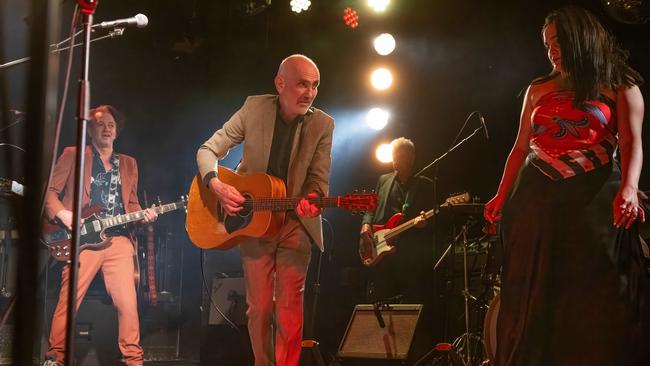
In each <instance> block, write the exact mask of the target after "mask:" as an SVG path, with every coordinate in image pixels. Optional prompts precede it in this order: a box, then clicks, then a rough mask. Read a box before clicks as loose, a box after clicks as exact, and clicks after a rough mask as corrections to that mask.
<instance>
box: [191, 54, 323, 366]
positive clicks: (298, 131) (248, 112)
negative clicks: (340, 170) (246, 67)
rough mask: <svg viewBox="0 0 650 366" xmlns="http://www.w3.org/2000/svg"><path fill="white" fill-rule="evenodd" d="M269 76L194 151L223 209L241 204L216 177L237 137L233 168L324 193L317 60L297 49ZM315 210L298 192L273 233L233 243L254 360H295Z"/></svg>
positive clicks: (231, 210) (291, 189) (290, 363)
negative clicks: (265, 85) (270, 86)
mask: <svg viewBox="0 0 650 366" xmlns="http://www.w3.org/2000/svg"><path fill="white" fill-rule="evenodd" d="M274 83H275V88H276V90H277V92H278V95H258V96H251V97H248V98H247V99H246V101H245V102H244V105H243V106H242V107H241V108H240V109H239V111H237V112H236V113H235V114H234V115H233V116H232V117H231V118H230V119H229V120H228V121H227V122H226V123H225V124H224V125H223V127H222V128H221V129H219V130H218V131H216V132H215V133H214V135H213V136H212V137H210V139H208V140H207V141H206V142H205V143H204V144H203V145H201V147H200V148H199V150H198V153H197V162H198V168H199V174H200V176H201V177H202V178H203V182H204V184H206V185H207V186H208V187H209V188H210V190H211V191H212V192H213V193H214V194H215V195H216V197H217V199H218V200H219V202H220V204H221V207H222V209H223V211H224V213H225V214H227V215H236V214H237V213H238V212H239V211H240V210H242V204H243V203H244V199H245V198H244V197H243V195H242V194H241V193H240V192H239V191H238V190H237V189H236V188H235V187H233V186H231V185H228V184H226V183H224V182H222V181H220V179H219V177H218V176H217V160H218V159H222V158H223V157H225V156H226V154H227V153H228V151H229V150H230V149H231V148H232V147H234V146H236V145H239V144H241V143H243V145H244V149H243V150H244V153H243V157H242V161H241V164H240V166H239V169H238V171H239V173H242V174H251V173H267V174H269V175H272V176H274V177H278V178H280V179H281V180H282V181H284V183H285V185H286V190H287V191H286V194H287V196H288V197H312V198H314V197H317V196H327V194H328V190H329V175H330V165H331V148H332V134H333V130H334V120H333V119H332V118H331V117H330V116H328V115H327V114H326V113H324V112H323V111H321V110H318V109H316V108H312V107H311V105H312V103H313V101H314V98H316V94H317V92H318V86H319V84H320V72H319V71H318V67H317V66H316V64H315V63H314V62H313V61H312V60H311V59H309V58H307V57H305V56H303V55H292V56H289V57H287V58H286V59H284V60H283V61H282V63H281V64H280V67H279V69H278V73H277V75H276V77H275V79H274ZM320 211H321V209H320V208H319V207H317V206H316V205H314V204H313V203H311V202H310V201H309V200H308V199H305V198H303V199H301V200H300V201H299V203H298V205H297V207H296V208H295V212H294V211H291V212H289V213H287V214H286V217H285V219H284V222H283V223H282V224H281V228H280V229H279V231H278V232H277V234H275V235H273V236H272V237H266V238H247V239H245V240H243V241H242V242H241V243H240V252H241V258H242V265H243V268H244V278H245V283H246V300H247V303H248V310H247V312H246V314H247V315H248V331H249V336H250V339H251V345H252V348H253V353H254V356H255V366H268V365H276V366H296V365H298V360H299V358H300V350H301V341H302V323H303V293H304V287H305V277H306V273H307V267H308V265H309V261H310V258H311V244H310V243H312V242H314V243H315V244H316V245H317V246H318V247H319V248H320V249H321V250H323V236H322V228H321V219H320ZM274 300H275V301H274ZM273 319H275V321H276V326H275V334H273V333H272V332H271V324H272V321H273ZM274 344H275V348H274V347H273V345H274Z"/></svg>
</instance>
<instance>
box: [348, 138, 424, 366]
mask: <svg viewBox="0 0 650 366" xmlns="http://www.w3.org/2000/svg"><path fill="white" fill-rule="evenodd" d="M391 147H392V152H393V172H391V173H388V174H384V175H382V176H380V177H379V180H378V181H377V188H376V192H377V194H378V199H379V200H378V203H377V209H376V210H375V212H369V213H366V214H365V215H364V217H363V220H362V225H361V240H360V242H359V245H360V247H359V251H360V253H361V255H362V256H363V252H364V251H365V250H368V247H367V245H368V243H372V242H373V233H372V225H373V224H380V225H384V224H386V223H387V221H388V220H389V219H390V218H391V217H392V216H393V215H395V214H396V213H398V212H401V213H403V214H404V216H405V219H406V220H409V219H413V218H415V217H417V216H418V215H420V213H421V212H424V211H427V210H429V209H431V207H433V205H434V197H433V182H432V181H431V180H430V179H429V178H426V177H423V176H417V177H413V167H414V163H415V145H414V144H413V142H412V141H411V140H409V139H406V138H404V137H400V138H398V139H395V140H393V141H392V142H391ZM432 237H433V234H432V233H431V230H430V228H429V227H426V221H424V220H423V221H421V222H420V223H418V224H417V225H416V226H415V227H414V228H413V229H411V230H408V231H405V232H404V233H402V234H400V236H399V237H398V238H396V239H397V241H396V242H395V243H391V244H394V245H395V246H396V250H395V252H394V253H391V254H390V255H387V256H385V257H384V258H383V259H382V260H381V261H380V262H379V263H377V265H376V266H373V267H371V281H370V283H369V284H368V286H369V288H368V290H367V291H366V293H367V294H368V299H366V300H367V301H369V302H377V301H381V300H383V299H387V298H390V297H394V296H397V295H403V300H404V302H406V303H420V304H425V309H424V311H425V312H428V311H429V310H430V306H428V305H429V304H430V303H431V302H432V298H433V273H432V268H433V266H432V263H433V238H432ZM423 321H428V320H427V319H426V318H425V319H423ZM421 328H429V325H428V324H427V325H426V326H424V327H421ZM416 337H424V338H426V337H427V335H426V334H418V335H416ZM422 342H425V341H422ZM428 345H429V346H430V344H428ZM414 346H415V345H414ZM422 347H425V346H424V345H423V346H422ZM413 351H414V352H413V354H417V350H413Z"/></svg>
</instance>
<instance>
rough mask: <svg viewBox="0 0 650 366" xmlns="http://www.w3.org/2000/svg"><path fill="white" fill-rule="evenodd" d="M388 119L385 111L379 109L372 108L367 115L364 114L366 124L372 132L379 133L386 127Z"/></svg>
mask: <svg viewBox="0 0 650 366" xmlns="http://www.w3.org/2000/svg"><path fill="white" fill-rule="evenodd" d="M389 117H390V115H389V114H388V112H387V111H385V110H383V109H381V108H372V109H371V110H369V111H368V114H366V123H367V124H368V126H370V128H372V129H373V130H377V131H379V130H381V129H382V128H384V127H386V124H388V118H389Z"/></svg>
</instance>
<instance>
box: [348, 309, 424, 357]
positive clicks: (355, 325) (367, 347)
mask: <svg viewBox="0 0 650 366" xmlns="http://www.w3.org/2000/svg"><path fill="white" fill-rule="evenodd" d="M379 312H380V313H381V320H383V322H384V325H385V326H384V327H383V328H382V327H381V326H380V325H379V321H380V319H378V316H377V314H376V313H375V310H374V307H373V305H371V304H359V305H357V306H355V308H354V311H353V313H352V317H351V318H350V322H349V323H348V327H347V329H346V330H345V334H344V335H343V339H342V340H341V344H340V346H339V349H338V356H339V357H342V358H372V359H386V360H406V359H407V358H408V353H409V350H410V348H411V342H412V341H413V335H414V334H415V328H416V326H417V324H418V320H419V318H420V313H421V312H422V304H390V305H386V306H384V307H382V308H381V309H380V310H379Z"/></svg>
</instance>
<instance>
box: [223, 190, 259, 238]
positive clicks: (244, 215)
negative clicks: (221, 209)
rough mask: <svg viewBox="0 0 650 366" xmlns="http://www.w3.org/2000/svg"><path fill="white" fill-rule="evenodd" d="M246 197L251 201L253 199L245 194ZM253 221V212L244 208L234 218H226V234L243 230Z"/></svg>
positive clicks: (248, 208)
mask: <svg viewBox="0 0 650 366" xmlns="http://www.w3.org/2000/svg"><path fill="white" fill-rule="evenodd" d="M244 197H245V198H246V199H247V200H249V199H251V198H252V197H251V196H250V195H248V194H244ZM251 220H253V211H252V210H251V208H250V207H244V208H242V209H241V210H240V211H239V212H237V213H236V214H235V215H234V216H226V218H225V220H224V226H225V227H226V232H228V234H230V233H232V232H234V231H236V230H241V229H243V228H245V227H246V226H248V224H249V223H250V222H251Z"/></svg>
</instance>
